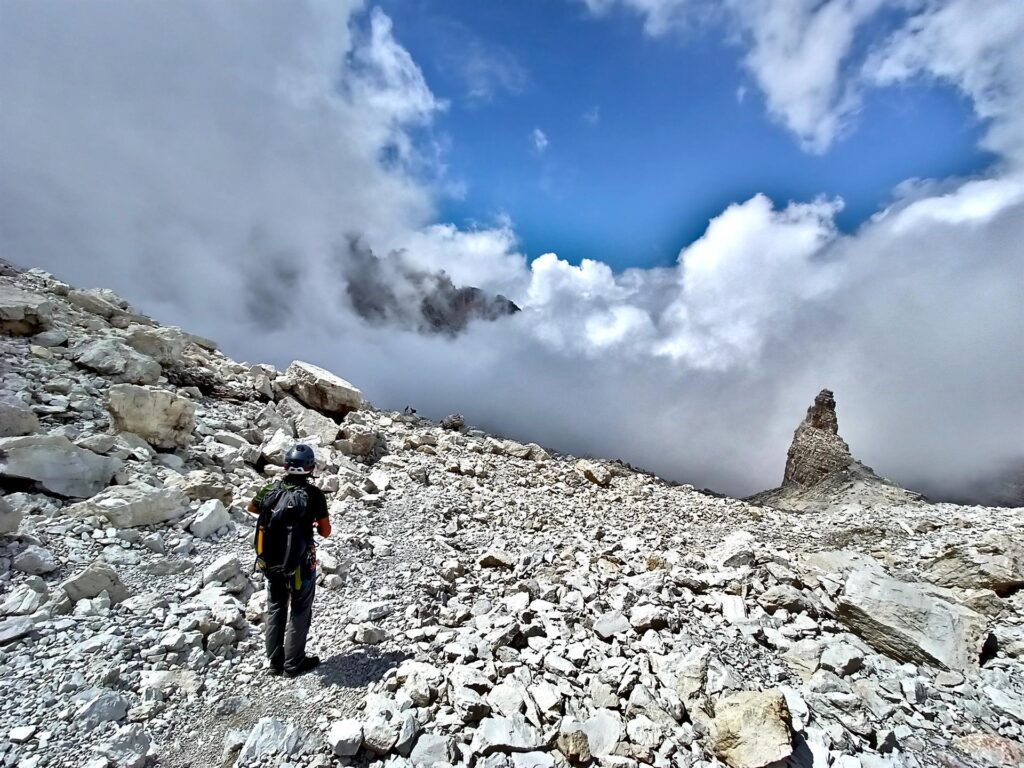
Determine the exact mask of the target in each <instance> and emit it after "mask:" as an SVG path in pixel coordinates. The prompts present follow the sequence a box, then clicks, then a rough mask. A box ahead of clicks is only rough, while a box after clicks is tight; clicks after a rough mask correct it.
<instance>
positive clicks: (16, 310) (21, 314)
mask: <svg viewBox="0 0 1024 768" xmlns="http://www.w3.org/2000/svg"><path fill="white" fill-rule="evenodd" d="M52 314H53V302H51V301H50V300H49V299H47V298H46V297H45V296H40V295H39V294H36V293H29V292H28V291H22V290H20V289H18V288H14V287H13V286H11V285H8V284H7V283H5V282H0V332H3V333H9V334H11V335H14V336H29V335H31V334H34V333H39V332H40V331H44V330H46V328H47V327H48V326H49V324H50V316H51V315H52Z"/></svg>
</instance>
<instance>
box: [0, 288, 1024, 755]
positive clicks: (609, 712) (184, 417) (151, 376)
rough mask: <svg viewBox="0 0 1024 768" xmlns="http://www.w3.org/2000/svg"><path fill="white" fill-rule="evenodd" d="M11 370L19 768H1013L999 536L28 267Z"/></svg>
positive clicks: (3, 599)
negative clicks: (658, 468)
mask: <svg viewBox="0 0 1024 768" xmlns="http://www.w3.org/2000/svg"><path fill="white" fill-rule="evenodd" d="M0 372H2V385H0V403H2V405H0V430H2V431H0V434H2V435H4V436H3V437H0V489H2V491H3V496H2V497H0V531H2V533H0V536H2V538H0V572H2V573H0V590H2V595H0V614H2V618H0V676H2V677H3V679H4V680H5V682H7V683H8V684H7V685H6V686H5V687H4V691H5V692H4V693H2V694H0V697H2V702H3V707H0V738H2V737H3V735H4V734H6V735H7V739H8V743H5V744H2V745H0V749H2V750H3V754H4V759H5V761H6V762H7V763H8V764H15V765H25V766H33V765H74V766H82V765H90V766H94V765H95V766H100V765H142V764H144V763H145V762H146V761H148V764H150V765H159V766H196V765H220V764H223V765H234V764H237V765H246V766H249V765H285V764H287V765H293V766H294V765H298V766H314V765H317V766H325V765H342V764H350V763H352V764H363V765H365V764H369V763H374V764H382V765H388V766H409V765H413V766H435V765H465V766H481V767H483V766H486V767H487V768H512V767H513V766H517V767H518V766H530V765H532V766H565V765H570V764H572V765H582V764H595V765H610V766H634V765H656V766H702V767H706V768H710V767H711V766H714V765H721V764H722V762H724V763H726V764H728V765H732V766H761V765H770V764H779V765H782V764H787V761H788V764H791V765H804V766H812V765H813V766H817V765H823V766H825V765H842V766H853V765H861V766H872V767H878V766H893V767H895V766H907V767H910V766H920V767H923V766H932V765H939V764H941V765H958V766H969V767H970V766H982V765H998V764H999V762H998V761H999V760H1003V761H1004V763H1005V764H1013V761H1014V760H1017V761H1018V762H1020V760H1021V759H1022V758H1021V755H1024V747H1021V744H1020V742H1021V739H1022V735H1024V709H1022V702H1024V662H1022V655H1024V631H1022V626H1021V625H1022V621H1024V600H1022V597H1021V592H1019V591H1018V588H1019V586H1020V584H1024V556H1022V555H1021V553H1020V552H1019V551H1018V549H1017V548H1016V544H1015V542H1017V541H1019V540H1020V539H1021V538H1022V536H1021V535H1022V533H1024V530H1022V528H1024V522H1022V516H1021V514H1020V510H1008V509H995V508H982V507H960V506H955V505H949V504H937V505H932V504H927V503H925V502H924V501H922V500H908V499H907V498H906V497H904V496H901V495H899V494H896V495H894V496H893V497H891V498H890V499H880V498H875V499H874V500H875V502H876V503H872V504H865V505H863V506H857V507H856V508H854V507H851V506H848V505H832V506H830V505H828V504H826V503H824V502H823V501H820V500H819V502H817V504H818V506H817V507H816V513H815V514H813V515H812V514H799V513H792V512H789V511H786V510H785V509H781V508H776V507H774V506H770V505H769V506H764V507H758V506H755V505H751V504H749V503H747V502H744V501H740V500H735V499H726V498H714V497H711V496H709V495H706V494H702V493H700V492H698V491H696V490H694V489H693V488H692V487H690V486H685V485H683V486H680V485H675V484H671V483H666V482H663V481H662V480H660V479H659V478H657V477H654V476H652V475H649V474H645V473H642V472H637V471H633V470H631V469H628V468H625V467H622V466H621V465H617V464H614V463H610V462H604V461H599V460H587V461H578V460H577V459H576V458H574V457H571V456H565V455H552V454H551V453H549V452H548V451H545V450H544V449H543V448H541V447H539V446H536V445H523V444H519V443H514V442H511V441H507V440H503V439H501V438H500V437H495V436H489V435H486V434H483V433H481V432H478V431H474V430H471V429H466V428H464V427H463V428H458V429H445V428H444V427H442V426H441V425H438V424H434V423H432V422H429V421H426V420H423V419H419V418H417V417H415V416H412V415H407V414H400V413H388V412H382V411H378V410H376V409H374V408H373V407H372V406H371V405H369V404H367V403H365V402H364V401H363V399H362V396H361V394H360V393H359V392H358V390H357V389H356V388H355V387H354V386H353V385H352V384H350V383H348V382H345V381H344V380H342V379H339V378H337V377H336V376H334V375H332V374H330V373H328V372H326V371H321V370H320V369H317V368H316V367H315V366H310V365H308V364H302V363H297V364H295V365H293V366H292V367H291V368H289V370H288V371H286V372H280V371H277V370H275V369H273V368H272V367H270V366H265V365H250V364H247V363H239V362H235V361H233V360H231V359H229V358H228V357H226V356H225V355H223V354H222V353H220V352H219V351H218V350H217V349H216V345H215V344H214V343H212V342H210V341H208V340H205V339H201V338H198V337H194V336H190V335H189V334H188V333H187V332H184V331H181V330H179V329H174V328H162V327H160V326H157V325H156V324H154V323H153V322H152V321H151V320H149V319H148V318H146V317H145V316H144V315H142V314H140V313H138V312H137V311H135V310H134V309H132V308H131V307H130V306H128V305H127V303H126V302H123V301H122V300H120V299H119V298H118V297H117V296H115V295H113V294H111V293H110V292H107V291H78V290H75V289H73V288H71V287H70V286H67V285H64V284H63V283H61V282H60V281H59V280H57V279H56V278H53V277H52V276H50V275H47V274H45V273H43V272H39V271H30V272H28V273H24V274H16V275H13V276H10V275H8V276H5V277H0ZM814 421H815V420H814V419H812V422H814ZM817 423H820V419H819V420H817ZM457 424H458V422H457V420H453V421H452V422H451V424H450V426H457ZM811 426H812V428H814V429H819V428H820V427H819V426H814V424H812V425H811ZM296 439H302V440H304V441H307V442H310V443H312V444H314V445H315V446H316V450H317V453H318V458H319V462H320V467H321V469H320V472H319V475H318V479H317V482H318V483H319V484H320V485H321V486H322V487H323V488H324V490H325V491H326V492H327V493H328V498H329V500H330V502H331V517H332V522H333V525H334V529H335V532H336V533H335V535H334V536H332V537H331V538H330V539H328V540H326V541H324V542H322V544H321V547H320V550H319V559H320V570H321V574H320V578H321V581H320V584H319V587H318V594H317V597H316V604H315V609H314V623H313V630H312V638H311V650H312V651H317V652H319V653H320V655H321V656H322V657H323V658H324V660H325V663H324V664H323V666H322V667H321V669H320V670H318V671H317V672H316V673H314V674H311V675H308V676H306V677H303V678H299V679H297V680H284V679H280V678H271V677H268V676H267V675H266V674H265V672H264V671H263V659H262V652H261V646H262V643H261V636H260V632H261V629H262V626H261V622H262V613H263V607H262V605H263V603H262V591H261V590H260V586H261V583H260V577H259V575H258V574H256V573H253V572H252V567H251V564H252V550H251V546H250V542H251V530H252V527H251V526H252V522H251V519H250V518H248V517H247V516H246V515H245V513H244V512H242V510H241V507H242V506H244V504H245V502H246V501H247V499H248V498H249V497H250V496H251V494H252V492H253V491H254V489H255V488H257V487H258V486H259V485H260V484H261V483H263V482H265V480H266V478H268V477H274V476H277V475H279V474H280V473H281V471H282V470H281V468H280V462H281V456H282V451H283V450H284V449H286V448H287V447H288V446H289V445H290V444H291V442H293V441H294V440H296ZM794 465H795V466H797V465H799V462H795V463H794ZM854 471H855V470H852V469H850V467H849V465H848V466H846V467H845V468H839V469H837V470H836V472H838V473H840V475H842V473H851V472H854ZM801 473H803V474H801ZM805 474H806V473H805V472H804V470H800V471H799V472H797V473H796V475H797V476H800V477H803V476H804V475H805ZM834 475H835V473H834V472H830V473H826V475H825V477H826V481H827V478H828V477H832V476H834ZM868 479H869V480H871V482H872V483H874V480H873V479H872V478H868ZM821 482H822V481H821V480H819V481H818V482H817V483H815V484H814V485H813V486H812V487H818V486H820V484H821ZM1000 755H1002V756H1003V757H1000ZM105 761H106V762H105Z"/></svg>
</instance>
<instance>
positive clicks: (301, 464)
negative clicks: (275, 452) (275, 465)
mask: <svg viewBox="0 0 1024 768" xmlns="http://www.w3.org/2000/svg"><path fill="white" fill-rule="evenodd" d="M315 468H316V454H314V453H313V449H312V448H310V447H309V446H308V445H306V444H305V443H299V444H297V445H294V446H292V448H291V450H290V451H288V453H287V454H285V457H284V469H285V472H287V473H288V474H289V475H292V476H297V477H306V476H308V475H311V474H313V470H314V469H315Z"/></svg>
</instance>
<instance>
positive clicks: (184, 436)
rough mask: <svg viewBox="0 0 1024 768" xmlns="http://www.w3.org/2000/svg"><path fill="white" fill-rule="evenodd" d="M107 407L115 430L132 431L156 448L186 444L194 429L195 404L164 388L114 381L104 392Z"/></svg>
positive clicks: (169, 447)
mask: <svg viewBox="0 0 1024 768" xmlns="http://www.w3.org/2000/svg"><path fill="white" fill-rule="evenodd" d="M107 410H108V411H109V412H110V415H111V417H112V418H113V420H114V428H115V429H117V430H118V431H120V432H133V433H134V434H136V435H138V436H139V437H142V438H144V439H145V440H146V441H147V442H149V443H150V444H151V445H153V446H155V447H156V448H165V449H172V448H178V447H182V446H185V445H188V444H189V443H190V442H191V441H192V432H193V431H194V430H195V428H196V405H195V403H193V402H192V401H191V400H189V399H187V398H184V397H181V396H180V395H176V394H174V393H173V392H168V391H167V390H163V389H154V388H152V387H139V386H135V385H133V384H115V385H114V386H112V387H111V388H110V391H109V393H108V395H107Z"/></svg>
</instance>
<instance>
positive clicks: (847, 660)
mask: <svg viewBox="0 0 1024 768" xmlns="http://www.w3.org/2000/svg"><path fill="white" fill-rule="evenodd" d="M819 664H820V665H821V667H822V669H827V670H829V671H830V672H835V673H836V674H837V675H839V676H840V677H845V676H846V675H852V674H853V673H854V672H856V671H857V670H858V669H860V668H861V666H863V664H864V654H863V653H861V652H860V651H858V650H857V649H856V648H854V647H853V646H852V645H848V644H846V643H835V644H833V645H829V646H828V647H826V648H825V651H824V652H823V653H822V654H821V659H820V660H819Z"/></svg>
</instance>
